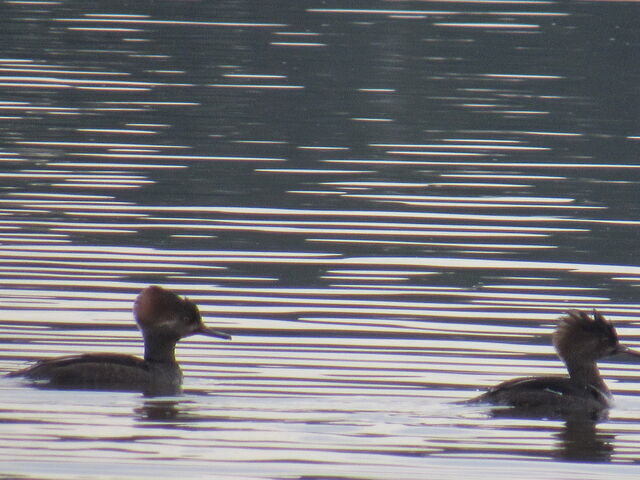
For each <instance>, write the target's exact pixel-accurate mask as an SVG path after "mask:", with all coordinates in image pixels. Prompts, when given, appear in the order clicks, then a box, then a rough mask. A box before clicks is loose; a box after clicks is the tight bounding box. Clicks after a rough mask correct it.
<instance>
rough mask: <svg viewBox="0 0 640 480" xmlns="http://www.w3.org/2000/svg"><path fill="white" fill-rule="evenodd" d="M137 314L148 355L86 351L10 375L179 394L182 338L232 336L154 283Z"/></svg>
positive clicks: (71, 385) (78, 386)
mask: <svg viewBox="0 0 640 480" xmlns="http://www.w3.org/2000/svg"><path fill="white" fill-rule="evenodd" d="M133 314H134V317H135V319H136V322H137V324H138V327H139V328H140V330H141V332H142V336H143V338H144V359H141V358H139V357H134V356H132V355H123V354H117V353H86V354H83V355H72V356H65V357H58V358H52V359H45V360H41V361H39V362H38V363H36V364H35V365H33V366H31V367H28V368H26V369H24V370H20V371H17V372H13V373H10V374H9V375H8V376H10V377H24V378H27V379H29V380H32V381H33V382H34V384H35V385H36V386H39V387H42V388H54V389H70V390H111V391H133V392H143V393H145V394H149V395H173V394H177V393H180V391H181V385H182V371H181V370H180V366H179V365H178V363H177V362H176V358H175V347H176V344H177V343H178V341H179V340H180V339H182V338H185V337H188V336H191V335H196V334H200V335H207V336H210V337H218V338H224V339H227V340H228V339H230V338H231V337H230V336H229V335H227V334H226V333H221V332H217V331H215V330H211V329H209V328H207V327H206V326H205V325H204V323H203V322H202V318H201V316H200V312H199V310H198V307H197V306H196V304H195V303H193V302H191V301H190V300H189V299H188V298H182V297H179V296H178V295H176V294H175V293H173V292H170V291H169V290H165V289H163V288H161V287H158V286H155V285H152V286H150V287H147V288H145V289H144V290H142V292H140V294H139V295H138V297H137V298H136V301H135V304H134V306H133Z"/></svg>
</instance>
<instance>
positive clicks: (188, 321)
mask: <svg viewBox="0 0 640 480" xmlns="http://www.w3.org/2000/svg"><path fill="white" fill-rule="evenodd" d="M184 323H185V324H186V325H195V324H196V323H198V319H197V318H195V317H192V316H190V315H187V316H185V317H184Z"/></svg>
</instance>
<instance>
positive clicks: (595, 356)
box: [466, 310, 640, 417]
mask: <svg viewBox="0 0 640 480" xmlns="http://www.w3.org/2000/svg"><path fill="white" fill-rule="evenodd" d="M553 345H554V347H555V349H556V352H557V353H558V356H559V357H560V359H561V360H562V361H563V362H564V363H565V365H566V366H567V370H568V371H569V376H568V377H559V376H557V377H554V376H549V377H525V378H516V379H514V380H508V381H506V382H503V383H501V384H499V385H497V386H495V387H493V388H491V389H489V390H488V391H487V392H485V393H483V394H482V395H480V396H479V397H476V398H473V399H471V400H469V401H467V402H466V403H489V404H492V405H499V406H510V407H514V408H515V409H516V411H517V412H513V413H518V414H521V415H527V416H534V417H564V416H567V415H575V414H578V415H584V414H588V415H591V416H592V417H593V416H595V417H599V416H601V415H602V413H604V412H606V411H607V409H609V407H611V405H612V396H611V392H610V391H609V389H608V388H607V385H606V384H605V382H604V380H603V379H602V377H601V376H600V372H599V370H598V366H597V363H596V362H597V361H598V360H600V359H602V358H606V357H609V356H612V355H616V354H619V353H628V354H631V355H634V356H640V353H638V352H635V351H633V350H631V349H629V348H628V347H626V346H624V345H621V344H620V343H619V341H618V334H617V333H616V330H615V328H614V327H613V324H612V323H611V322H609V321H607V320H606V319H605V318H604V316H602V315H601V314H600V313H598V312H597V311H596V310H594V311H593V315H592V316H589V315H588V314H587V313H586V312H584V311H582V310H571V311H569V312H568V313H567V315H565V316H563V317H561V318H560V323H559V324H558V327H557V328H556V330H555V332H554V333H553ZM505 414H507V415H508V414H509V412H508V411H507V412H505Z"/></svg>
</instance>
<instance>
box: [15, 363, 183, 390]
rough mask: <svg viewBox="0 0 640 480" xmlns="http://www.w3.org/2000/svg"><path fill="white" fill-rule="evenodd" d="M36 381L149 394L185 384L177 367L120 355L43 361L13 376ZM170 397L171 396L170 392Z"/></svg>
mask: <svg viewBox="0 0 640 480" xmlns="http://www.w3.org/2000/svg"><path fill="white" fill-rule="evenodd" d="M8 376H10V377H24V378H27V379H29V380H33V381H34V383H35V384H36V385H38V386H40V387H43V388H57V389H70V390H78V389H79V390H110V391H133V392H147V391H148V390H149V389H151V388H154V387H157V386H163V387H165V389H168V390H171V389H173V388H174V387H176V386H177V388H179V385H180V382H181V380H182V374H181V372H180V369H179V367H178V366H177V365H175V364H170V365H162V366H156V365H153V364H152V363H150V362H146V361H145V360H142V359H141V358H137V357H133V356H131V355H121V354H117V353H98V354H94V353H90V354H85V355H72V356H66V357H58V358H53V359H48V360H41V361H39V362H38V363H36V364H35V365H33V366H31V367H29V368H26V369H24V370H20V371H17V372H13V373H10V374H9V375H8ZM169 393H171V392H169Z"/></svg>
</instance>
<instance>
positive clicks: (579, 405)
mask: <svg viewBox="0 0 640 480" xmlns="http://www.w3.org/2000/svg"><path fill="white" fill-rule="evenodd" d="M467 403H472V404H475V403H488V404H491V405H498V406H509V407H514V408H515V409H517V410H518V411H519V412H518V413H521V414H531V415H532V416H547V417H556V416H564V415H567V414H572V413H580V412H582V413H589V414H598V413H599V412H601V411H603V410H606V409H607V408H609V407H610V403H611V400H610V397H609V395H608V394H607V393H606V392H602V391H601V390H599V389H598V388H597V387H595V386H593V385H587V386H586V387H584V386H580V385H577V384H576V383H574V382H572V381H571V380H570V379H569V378H566V377H525V378H516V379H514V380H509V381H506V382H503V383H501V384H499V385H497V386H495V387H493V388H491V389H490V390H488V391H487V392H485V393H483V394H482V395H480V396H478V397H476V398H473V399H471V400H469V402H467Z"/></svg>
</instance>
